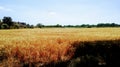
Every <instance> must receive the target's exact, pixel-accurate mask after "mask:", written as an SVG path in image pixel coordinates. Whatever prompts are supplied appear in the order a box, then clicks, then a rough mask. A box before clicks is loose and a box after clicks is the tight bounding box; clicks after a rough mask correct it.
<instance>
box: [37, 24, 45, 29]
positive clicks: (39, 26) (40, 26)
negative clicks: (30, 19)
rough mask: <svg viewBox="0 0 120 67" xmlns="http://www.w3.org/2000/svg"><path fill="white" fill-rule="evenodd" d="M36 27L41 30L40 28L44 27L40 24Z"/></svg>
mask: <svg viewBox="0 0 120 67" xmlns="http://www.w3.org/2000/svg"><path fill="white" fill-rule="evenodd" d="M36 27H37V28H42V27H44V25H43V24H41V23H38V24H37V25H36Z"/></svg>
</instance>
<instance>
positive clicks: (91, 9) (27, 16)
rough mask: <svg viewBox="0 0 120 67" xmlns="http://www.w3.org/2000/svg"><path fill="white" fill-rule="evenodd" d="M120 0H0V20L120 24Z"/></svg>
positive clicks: (73, 23) (70, 23) (45, 23)
mask: <svg viewBox="0 0 120 67" xmlns="http://www.w3.org/2000/svg"><path fill="white" fill-rule="evenodd" d="M119 3H120V0H0V19H2V18H3V17H4V16H9V17H12V19H13V21H20V22H26V23H28V24H33V25H36V24H38V23H42V24H44V25H55V24H61V25H81V24H98V23H118V24H120V4H119Z"/></svg>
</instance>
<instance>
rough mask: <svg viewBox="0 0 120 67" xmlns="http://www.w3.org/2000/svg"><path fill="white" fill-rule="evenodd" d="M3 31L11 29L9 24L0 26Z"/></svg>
mask: <svg viewBox="0 0 120 67" xmlns="http://www.w3.org/2000/svg"><path fill="white" fill-rule="evenodd" d="M0 28H1V29H9V26H8V25H7V24H2V25H1V26H0Z"/></svg>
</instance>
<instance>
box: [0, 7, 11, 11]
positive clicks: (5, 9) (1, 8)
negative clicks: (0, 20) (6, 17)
mask: <svg viewBox="0 0 120 67" xmlns="http://www.w3.org/2000/svg"><path fill="white" fill-rule="evenodd" d="M0 10H1V11H13V10H12V9H9V8H6V7H3V6H0Z"/></svg>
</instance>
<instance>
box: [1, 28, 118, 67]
mask: <svg viewBox="0 0 120 67" xmlns="http://www.w3.org/2000/svg"><path fill="white" fill-rule="evenodd" d="M117 39H120V28H41V29H39V28H35V29H11V30H0V66H2V67H5V66H7V67H19V66H20V65H22V63H23V64H27V63H35V64H37V65H38V66H40V65H41V66H42V65H44V64H48V63H50V62H55V63H57V62H59V61H67V60H69V59H71V57H72V56H73V55H74V51H75V48H74V47H72V45H71V44H72V43H74V42H75V41H79V42H84V41H96V40H97V41H99V40H100V41H101V40H117ZM15 65H16V66H15ZM17 65H18V66H17ZM36 67H37V66H36Z"/></svg>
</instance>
